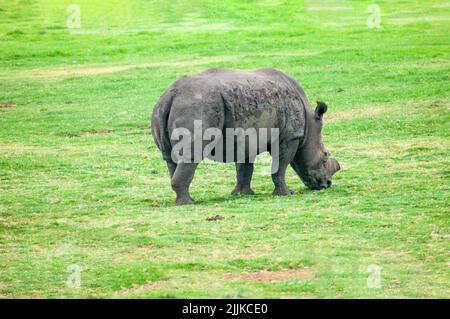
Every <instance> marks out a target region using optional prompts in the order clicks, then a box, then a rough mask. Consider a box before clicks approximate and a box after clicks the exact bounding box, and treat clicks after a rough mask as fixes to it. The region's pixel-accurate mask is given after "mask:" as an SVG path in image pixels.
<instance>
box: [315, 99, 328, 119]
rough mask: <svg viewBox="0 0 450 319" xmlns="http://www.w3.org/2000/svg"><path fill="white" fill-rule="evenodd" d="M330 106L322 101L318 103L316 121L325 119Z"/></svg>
mask: <svg viewBox="0 0 450 319" xmlns="http://www.w3.org/2000/svg"><path fill="white" fill-rule="evenodd" d="M327 109H328V106H327V105H326V104H325V103H323V102H320V101H317V106H316V110H315V111H314V113H315V115H316V119H318V120H321V119H322V117H323V114H324V113H325V112H326V111H327Z"/></svg>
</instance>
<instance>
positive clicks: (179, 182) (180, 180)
mask: <svg viewBox="0 0 450 319" xmlns="http://www.w3.org/2000/svg"><path fill="white" fill-rule="evenodd" d="M197 165H198V163H179V164H177V166H176V169H175V172H174V174H173V176H172V180H171V184H172V189H173V190H174V191H175V193H176V194H177V199H176V204H177V205H187V204H194V203H195V202H194V200H193V199H192V197H191V195H189V186H190V185H191V182H192V179H193V178H194V173H195V169H196V168H197Z"/></svg>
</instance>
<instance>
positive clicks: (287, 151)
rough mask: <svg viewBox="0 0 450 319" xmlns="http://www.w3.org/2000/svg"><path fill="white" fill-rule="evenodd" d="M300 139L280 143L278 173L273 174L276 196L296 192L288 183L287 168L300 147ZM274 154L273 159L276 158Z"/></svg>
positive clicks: (274, 193)
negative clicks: (286, 178)
mask: <svg viewBox="0 0 450 319" xmlns="http://www.w3.org/2000/svg"><path fill="white" fill-rule="evenodd" d="M298 143H299V141H298V139H295V140H290V141H288V142H286V143H282V144H280V152H279V159H278V170H277V172H276V173H274V174H272V181H273V183H274V185H275V190H274V191H273V195H274V196H285V195H292V194H294V192H293V191H291V190H290V189H289V188H288V187H287V185H286V180H285V175H286V168H287V167H288V165H289V163H290V162H291V161H292V159H293V158H294V156H295V153H296V152H297V148H298ZM273 156H274V155H273V154H272V161H273V160H274V158H273Z"/></svg>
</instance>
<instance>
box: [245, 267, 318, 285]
mask: <svg viewBox="0 0 450 319" xmlns="http://www.w3.org/2000/svg"><path fill="white" fill-rule="evenodd" d="M313 278H314V270H313V269H311V268H302V269H282V270H277V271H270V270H260V271H255V272H248V273H246V274H244V275H241V276H240V277H239V279H241V280H248V281H261V282H273V281H289V280H311V279H313Z"/></svg>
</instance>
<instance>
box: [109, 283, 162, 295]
mask: <svg viewBox="0 0 450 319" xmlns="http://www.w3.org/2000/svg"><path fill="white" fill-rule="evenodd" d="M159 285H160V283H159V282H147V283H145V284H143V285H133V286H131V287H130V288H126V289H122V290H119V291H116V292H115V293H114V296H126V295H130V294H135V293H140V292H145V291H152V290H154V289H156V288H157V287H158V286H159Z"/></svg>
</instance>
